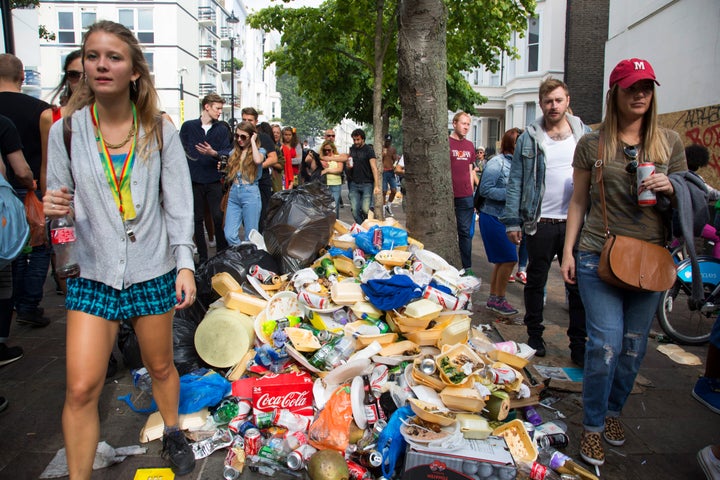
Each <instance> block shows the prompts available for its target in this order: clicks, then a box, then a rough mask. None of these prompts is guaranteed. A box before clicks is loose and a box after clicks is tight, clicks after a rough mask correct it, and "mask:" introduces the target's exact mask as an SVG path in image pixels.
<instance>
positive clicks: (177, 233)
mask: <svg viewBox="0 0 720 480" xmlns="http://www.w3.org/2000/svg"><path fill="white" fill-rule="evenodd" d="M163 121H164V122H165V123H164V125H163V151H162V157H160V154H159V152H157V151H154V152H152V153H151V154H150V155H149V156H148V158H144V159H143V158H141V157H136V159H135V164H134V167H133V170H132V177H131V181H132V184H131V187H130V188H131V192H132V198H133V202H134V203H135V211H136V214H137V217H136V218H135V219H134V220H131V221H129V222H128V224H129V225H130V226H131V228H132V229H133V231H134V232H135V236H136V239H137V241H135V242H131V241H130V240H129V239H128V237H127V235H126V232H125V227H124V225H123V222H122V219H121V217H120V212H119V211H118V207H117V205H116V203H115V200H114V198H113V195H112V192H111V191H110V187H109V185H108V181H107V177H106V176H105V172H104V171H103V167H102V164H101V162H100V156H99V153H98V149H97V144H96V141H95V133H94V129H93V123H92V118H91V115H90V109H89V108H88V107H85V108H83V109H81V110H78V111H77V112H75V113H74V114H73V118H72V130H73V132H72V143H71V148H70V151H71V152H72V161H70V159H69V158H68V156H67V151H66V149H65V144H64V140H63V130H62V129H63V122H61V121H59V122H55V124H54V125H53V126H52V128H51V129H50V139H49V143H48V165H47V185H48V188H49V189H53V190H57V189H59V188H60V187H61V186H66V187H68V189H69V190H70V192H71V193H73V194H74V207H75V232H76V236H77V242H76V247H75V251H74V256H75V258H76V260H77V262H78V264H79V266H80V276H81V277H82V278H87V279H90V280H95V281H98V282H101V283H104V284H106V285H109V286H111V287H112V288H115V289H118V290H120V289H124V288H127V287H129V286H130V285H133V284H135V283H140V282H144V281H147V280H150V279H153V278H155V277H158V276H160V275H163V274H166V273H168V272H170V271H171V270H172V269H173V268H177V269H178V270H180V269H183V268H187V269H189V270H191V271H194V270H195V265H194V262H193V253H192V247H193V240H192V234H193V195H192V186H191V183H190V173H189V170H188V165H187V160H186V159H185V152H184V151H183V148H182V145H181V143H180V138H179V137H178V133H177V130H176V129H175V127H174V126H173V125H172V124H170V123H169V122H167V121H165V120H163ZM143 135H144V130H143V129H142V128H140V130H139V133H138V137H139V138H142V136H143ZM161 158H162V160H161ZM161 169H162V172H161ZM161 188H162V191H161Z"/></svg>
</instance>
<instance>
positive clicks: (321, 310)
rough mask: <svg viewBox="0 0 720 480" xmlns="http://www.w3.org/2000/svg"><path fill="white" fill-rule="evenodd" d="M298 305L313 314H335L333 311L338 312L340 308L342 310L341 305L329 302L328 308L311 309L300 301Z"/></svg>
mask: <svg viewBox="0 0 720 480" xmlns="http://www.w3.org/2000/svg"><path fill="white" fill-rule="evenodd" d="M299 303H300V304H301V305H302V306H303V308H307V309H308V310H312V311H313V312H318V313H333V312H335V311H337V310H340V309H341V308H343V306H342V305H337V304H335V303H332V302H330V306H329V307H328V308H315V307H311V306H310V305H308V304H307V303H305V302H303V301H302V300H300V301H299Z"/></svg>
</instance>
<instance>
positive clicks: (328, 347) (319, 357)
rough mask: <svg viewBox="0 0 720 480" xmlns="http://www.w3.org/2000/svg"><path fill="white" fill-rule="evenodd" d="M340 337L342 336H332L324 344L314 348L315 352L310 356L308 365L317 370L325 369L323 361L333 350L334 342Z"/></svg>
mask: <svg viewBox="0 0 720 480" xmlns="http://www.w3.org/2000/svg"><path fill="white" fill-rule="evenodd" d="M340 338H342V337H336V338H332V339H330V340H329V341H328V342H327V343H326V344H325V345H323V346H322V347H320V348H319V349H318V350H316V351H315V354H314V355H313V356H312V357H311V358H310V365H312V366H313V367H315V368H317V369H318V370H325V362H326V360H327V358H328V356H330V352H332V351H333V347H334V346H335V343H337V342H338V341H339V340H340Z"/></svg>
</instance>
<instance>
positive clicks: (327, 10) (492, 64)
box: [248, 0, 535, 128]
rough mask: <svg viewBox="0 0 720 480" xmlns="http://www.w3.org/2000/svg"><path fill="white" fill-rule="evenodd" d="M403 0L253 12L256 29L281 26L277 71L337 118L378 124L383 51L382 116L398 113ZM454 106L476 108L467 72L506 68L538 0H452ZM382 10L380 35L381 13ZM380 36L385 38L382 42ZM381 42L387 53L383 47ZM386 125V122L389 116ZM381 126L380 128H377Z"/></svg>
mask: <svg viewBox="0 0 720 480" xmlns="http://www.w3.org/2000/svg"><path fill="white" fill-rule="evenodd" d="M398 1H399V0H386V1H381V0H327V1H326V2H324V3H323V4H322V5H321V6H320V7H319V8H309V7H303V8H297V9H291V8H283V6H282V5H275V6H272V7H268V8H265V9H262V10H260V11H259V12H257V13H255V14H253V15H251V16H250V17H249V18H248V23H249V24H250V25H251V26H252V27H254V28H260V29H264V30H277V31H279V32H280V33H281V45H280V47H279V48H278V49H277V50H275V51H272V52H268V53H267V54H266V57H267V62H268V63H275V64H276V65H277V69H278V73H279V74H283V73H288V74H291V75H293V76H295V77H297V79H298V92H299V94H300V95H302V96H303V97H305V98H306V99H307V101H308V104H309V105H311V106H313V107H316V108H318V109H320V110H321V111H322V112H323V113H324V115H325V116H326V117H327V118H328V120H331V121H332V122H339V121H340V120H342V119H343V118H344V117H348V118H351V119H353V120H355V121H356V122H359V123H367V124H372V123H373V121H374V119H373V102H372V98H373V88H374V80H375V79H374V72H375V71H376V63H375V60H376V57H375V55H376V53H379V54H380V55H381V56H380V58H381V61H382V72H383V78H382V83H381V87H380V88H381V90H382V107H381V110H382V112H383V118H384V119H385V118H387V117H399V114H400V113H399V112H400V106H399V99H398V93H397V28H398V27H397V25H398V24H397V12H398ZM444 4H445V7H446V9H447V12H448V31H447V63H448V69H447V70H448V74H447V91H448V100H447V102H448V109H450V110H457V109H463V110H466V111H473V110H474V108H475V105H477V104H480V103H483V102H484V101H485V100H486V99H484V98H483V97H482V96H481V95H479V94H478V93H477V92H475V91H474V90H473V89H472V87H471V86H470V85H469V84H468V82H467V81H466V80H465V78H464V77H463V75H462V73H463V72H467V71H470V70H471V69H472V68H474V67H478V66H480V65H484V66H485V68H487V69H489V70H493V71H496V70H497V69H498V68H499V56H500V54H501V53H502V51H503V50H504V51H507V52H508V53H510V54H511V55H516V52H515V51H514V48H513V47H509V46H508V44H509V42H510V39H511V36H512V34H513V32H516V31H518V32H523V31H525V29H526V22H527V17H528V16H529V15H532V14H533V12H534V8H535V0H446V1H445V2H444ZM379 6H380V7H381V8H382V29H381V34H380V35H381V37H382V38H379V39H376V35H375V32H376V28H375V27H376V24H375V22H376V14H377V12H378V7H379ZM376 40H378V42H377V43H376ZM376 45H380V50H381V51H380V52H376V50H377V49H376ZM383 123H385V124H386V125H387V122H386V120H383ZM378 127H379V126H376V128H378Z"/></svg>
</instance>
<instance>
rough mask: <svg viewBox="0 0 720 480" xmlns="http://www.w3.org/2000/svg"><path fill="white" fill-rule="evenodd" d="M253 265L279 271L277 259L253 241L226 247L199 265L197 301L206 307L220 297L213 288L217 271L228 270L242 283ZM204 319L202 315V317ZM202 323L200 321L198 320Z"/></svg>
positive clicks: (197, 272)
mask: <svg viewBox="0 0 720 480" xmlns="http://www.w3.org/2000/svg"><path fill="white" fill-rule="evenodd" d="M253 265H260V266H261V267H262V268H264V269H266V270H270V271H271V272H277V271H278V265H277V262H276V261H275V259H274V258H273V257H272V256H271V255H270V254H269V253H268V252H266V251H264V250H260V249H258V248H257V247H256V246H255V245H254V244H252V243H243V244H241V245H237V246H234V247H229V248H226V249H225V250H223V251H221V252H220V253H218V254H217V255H215V256H214V257H212V258H210V259H209V260H208V261H207V262H205V263H203V264H202V265H200V267H198V269H197V271H196V272H195V284H196V285H197V301H196V303H197V302H198V301H199V302H200V303H201V304H202V305H203V306H204V307H208V306H209V305H210V304H211V303H212V302H214V301H215V300H217V299H218V298H220V295H218V294H217V293H216V292H215V290H213V289H212V277H213V275H215V274H216V273H221V272H227V273H229V274H230V275H232V276H233V278H234V279H235V280H236V281H237V282H238V283H239V284H240V285H242V284H243V282H244V281H245V277H246V276H247V270H248V268H250V267H251V266H253ZM200 320H202V317H201V318H200ZM198 323H200V322H198Z"/></svg>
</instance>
